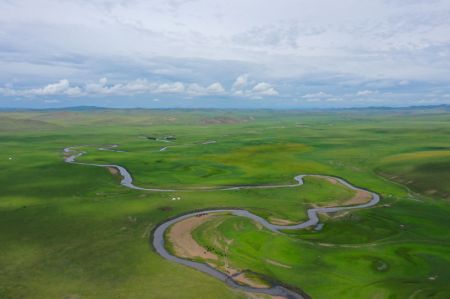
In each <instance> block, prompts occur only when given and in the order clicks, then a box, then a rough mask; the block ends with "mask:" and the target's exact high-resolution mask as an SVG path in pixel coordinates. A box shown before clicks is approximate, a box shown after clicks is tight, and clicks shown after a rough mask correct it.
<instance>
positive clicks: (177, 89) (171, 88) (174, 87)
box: [155, 82, 186, 93]
mask: <svg viewBox="0 0 450 299" xmlns="http://www.w3.org/2000/svg"><path fill="white" fill-rule="evenodd" d="M185 89H186V88H185V86H184V84H183V83H181V82H175V83H164V84H161V85H158V86H157V88H156V89H155V92H158V93H182V92H184V91H185Z"/></svg>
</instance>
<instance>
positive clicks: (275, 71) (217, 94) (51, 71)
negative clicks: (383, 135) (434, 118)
mask: <svg viewBox="0 0 450 299" xmlns="http://www.w3.org/2000/svg"><path fill="white" fill-rule="evenodd" d="M449 83H450V0H443V1H437V0H423V1H417V0H390V1H389V0H370V1H369V0H359V1H356V0H355V1H354V0H341V1H334V0H316V1H304V0H277V1H268V0H229V1H215V0H198V1H197V0H164V1H163V0H161V1H159V0H156V1H155V0H153V1H141V0H128V1H125V0H117V1H112V0H90V1H88V0H71V1H68V0H60V1H43V0H32V1H31V0H29V1H22V0H14V1H12V0H0V107H33V108H46V107H65V106H77V105H97V106H108V107H155V108H162V107H208V108H210V107H218V108H221V107H228V108H230V107H236V108H239V107H242V108H309V107H363V106H409V105H435V104H450V84H449Z"/></svg>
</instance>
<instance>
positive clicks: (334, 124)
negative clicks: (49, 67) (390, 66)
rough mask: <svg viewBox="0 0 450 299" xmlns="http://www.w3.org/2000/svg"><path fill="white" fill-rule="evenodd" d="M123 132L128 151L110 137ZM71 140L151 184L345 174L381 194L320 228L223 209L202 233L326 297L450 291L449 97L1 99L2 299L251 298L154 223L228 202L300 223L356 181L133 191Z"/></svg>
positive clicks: (271, 275)
mask: <svg viewBox="0 0 450 299" xmlns="http://www.w3.org/2000/svg"><path fill="white" fill-rule="evenodd" d="M170 136H172V137H170ZM167 137H169V138H167ZM111 144H118V147H117V148H116V149H118V150H122V151H123V152H113V151H103V150H98V148H99V147H104V146H106V145H111ZM68 146H78V149H80V150H85V151H86V152H87V153H86V154H85V155H83V156H82V157H80V159H79V161H80V162H86V163H104V164H108V163H114V164H118V165H122V166H124V167H126V168H127V169H128V170H129V171H130V172H131V173H132V175H133V178H134V180H135V184H136V185H138V186H143V187H161V188H195V187H203V186H209V187H218V186H223V187H226V186H234V185H260V184H287V183H292V182H293V177H294V176H296V175H298V174H301V173H311V174H326V175H331V176H338V177H342V178H344V179H346V180H347V181H349V182H351V183H352V184H354V185H356V186H359V187H363V188H366V189H369V190H372V191H374V192H377V193H379V194H380V195H381V197H382V201H381V203H380V204H379V205H377V206H376V207H373V208H369V209H362V210H357V211H352V212H346V213H345V214H342V215H341V214H340V215H328V216H324V217H323V223H324V226H323V229H322V230H320V231H315V230H312V229H308V230H299V231H292V232H289V234H287V235H277V234H273V233H272V232H269V231H266V230H264V229H259V228H258V227H257V226H255V225H254V224H253V223H252V222H251V221H250V220H248V219H242V218H240V217H236V216H230V215H221V216H220V217H216V218H214V219H212V220H211V221H208V222H206V223H204V224H203V225H202V226H201V227H199V228H198V229H197V230H196V231H195V232H194V234H193V235H194V237H195V238H196V240H198V242H199V243H200V244H203V245H205V246H212V247H214V246H215V245H214V242H213V241H214V239H217V238H221V237H225V238H227V239H233V240H234V242H233V245H232V246H230V248H229V252H228V260H229V262H230V263H232V264H233V265H234V266H235V267H237V268H240V269H250V270H251V271H252V272H254V273H256V275H259V276H260V277H265V278H266V279H269V280H270V279H272V280H276V281H281V282H283V283H285V284H287V285H290V286H293V287H295V288H300V289H302V290H304V291H305V292H306V293H308V294H309V295H311V296H312V297H313V298H408V297H409V298H448V297H449V296H450V287H449V286H448V281H450V250H449V248H450V233H449V232H450V221H449V214H450V204H449V200H450V189H449V186H450V184H449V182H450V112H449V110H448V109H446V108H435V109H418V108H417V109H403V110H402V109H391V110H383V109H380V110H376V109H365V110H336V111H307V112H302V111H270V110H239V111H232V110H223V111H222V110H139V109H136V110H107V109H86V110H80V111H78V110H76V109H74V110H67V111H64V110H60V111H58V110H56V111H17V112H0V147H1V149H2V150H1V151H0V166H1V167H2V169H3V171H2V172H1V173H0V190H1V191H0V298H71V299H75V298H202V296H204V294H208V295H209V298H245V297H246V294H244V293H242V292H239V291H236V290H233V289H231V288H229V287H227V286H226V285H224V284H222V283H221V282H220V281H217V280H215V279H214V278H211V277H209V276H207V275H205V274H202V273H200V272H197V271H195V270H192V269H189V268H187V267H184V266H182V265H178V264H174V263H171V262H169V261H166V260H164V259H163V258H161V257H160V256H159V255H158V254H156V253H155V252H154V250H153V249H152V247H151V245H150V243H149V240H150V238H151V232H152V230H153V229H154V228H155V226H156V225H158V224H159V223H161V222H163V221H164V220H165V219H168V218H170V217H174V216H176V215H180V214H183V213H186V212H189V211H192V210H198V209H208V208H220V207H233V208H245V209H248V210H250V211H252V212H254V213H256V214H258V215H260V216H262V217H265V218H267V219H270V217H274V218H279V219H287V220H290V221H301V220H303V219H305V211H306V209H307V208H308V207H311V206H312V205H326V204H330V203H340V202H343V201H345V199H346V198H348V197H349V196H351V192H350V191H349V190H347V189H345V188H340V187H339V186H333V185H332V184H330V183H327V182H324V181H323V180H318V179H314V178H307V179H305V185H304V186H301V187H299V188H293V189H266V190H262V189H261V190H258V189H248V190H233V191H214V192H212V191H207V192H199V191H187V192H181V191H174V192H166V193H156V192H145V191H139V190H131V189H127V188H124V187H123V186H121V185H120V184H119V182H120V177H118V176H117V175H112V174H111V173H110V172H109V171H108V170H107V169H104V168H100V167H92V166H86V165H74V164H68V163H65V162H64V160H63V157H64V156H63V149H64V148H65V147H68ZM164 147H166V149H165V150H163V151H161V150H162V149H163V148H164ZM174 197H180V198H181V200H176V201H174V200H172V198H174ZM211 227H215V228H217V229H211ZM218 250H219V249H218ZM267 260H274V261H277V262H278V263H280V264H283V265H286V266H288V267H282V266H279V265H276V264H273V263H268V262H267Z"/></svg>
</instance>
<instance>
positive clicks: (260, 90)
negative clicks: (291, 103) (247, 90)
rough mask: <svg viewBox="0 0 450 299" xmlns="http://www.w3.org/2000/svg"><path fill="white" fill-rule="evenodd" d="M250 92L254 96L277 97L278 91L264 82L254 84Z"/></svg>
mask: <svg viewBox="0 0 450 299" xmlns="http://www.w3.org/2000/svg"><path fill="white" fill-rule="evenodd" d="M252 92H253V93H254V94H256V95H263V96H277V95H278V91H277V90H276V89H275V88H273V87H272V85H270V84H269V83H266V82H260V83H258V84H256V85H255V86H254V87H253V89H252Z"/></svg>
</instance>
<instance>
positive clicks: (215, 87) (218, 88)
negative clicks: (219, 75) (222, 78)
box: [206, 82, 225, 94]
mask: <svg viewBox="0 0 450 299" xmlns="http://www.w3.org/2000/svg"><path fill="white" fill-rule="evenodd" d="M206 90H207V91H208V93H212V94H220V93H224V92H225V88H223V86H222V84H220V83H219V82H214V83H213V84H211V85H209V86H208V87H207V88H206Z"/></svg>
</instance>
